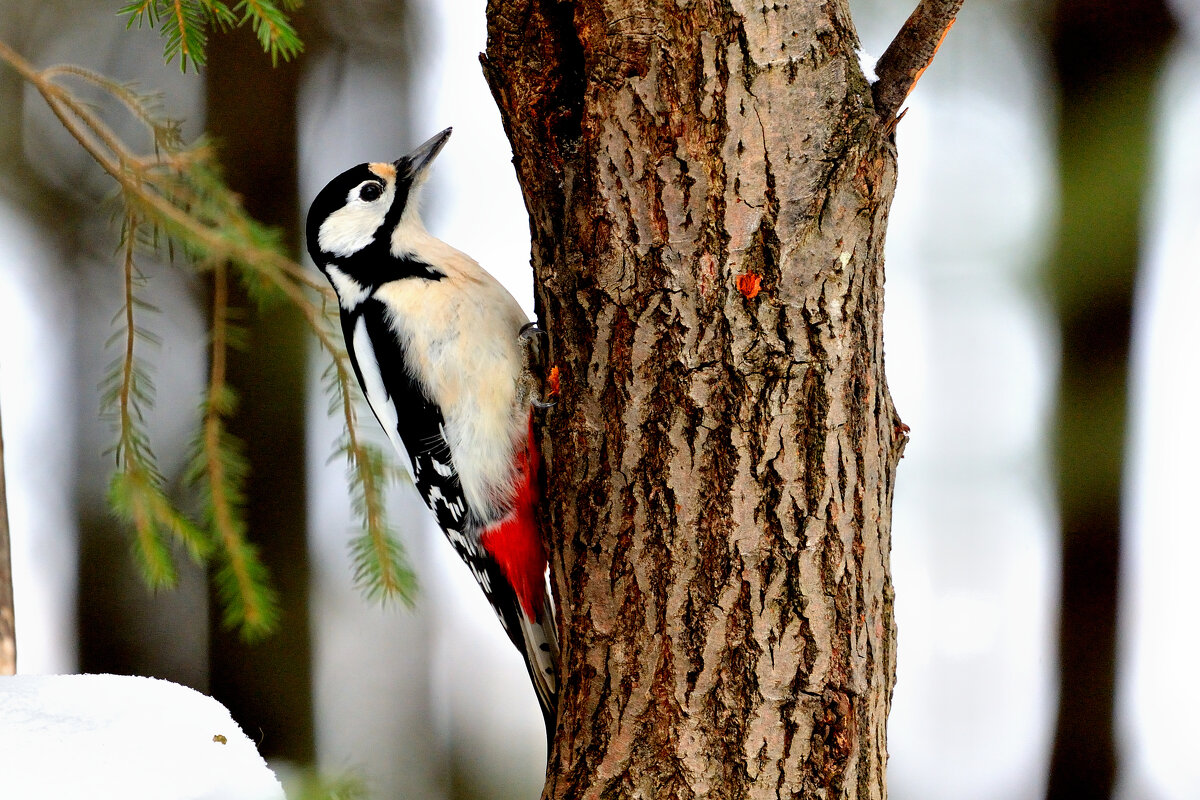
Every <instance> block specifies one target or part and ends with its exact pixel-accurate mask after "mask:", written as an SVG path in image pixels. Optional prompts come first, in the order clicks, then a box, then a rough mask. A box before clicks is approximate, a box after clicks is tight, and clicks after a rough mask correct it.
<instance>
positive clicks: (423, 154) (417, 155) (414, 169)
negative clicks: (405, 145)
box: [394, 128, 454, 180]
mask: <svg viewBox="0 0 1200 800" xmlns="http://www.w3.org/2000/svg"><path fill="white" fill-rule="evenodd" d="M453 130H454V129H453V128H446V130H444V131H442V132H441V133H439V134H437V135H436V136H434V137H433V138H432V139H430V140H429V141H427V142H426V143H425V144H423V145H421V146H420V147H418V148H417V149H416V150H413V151H412V152H411V153H409V154H408V155H406V156H404V157H403V158H400V159H397V160H396V161H395V162H394V163H395V166H396V172H397V173H398V174H400V175H405V174H407V175H409V176H410V177H411V178H413V179H414V180H415V179H417V178H419V177H420V176H421V175H422V174H423V173H424V172H425V170H427V169H428V168H429V165H430V164H432V163H433V160H434V159H435V158H437V154H438V153H440V152H442V148H443V147H445V146H446V140H447V139H449V138H450V133H451V131H453Z"/></svg>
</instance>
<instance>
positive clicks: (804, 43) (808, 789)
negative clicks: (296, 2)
mask: <svg viewBox="0 0 1200 800" xmlns="http://www.w3.org/2000/svg"><path fill="white" fill-rule="evenodd" d="M738 5H739V4H733V3H728V2H714V3H707V4H701V3H693V4H690V5H688V6H686V7H685V6H684V5H683V4H678V3H675V2H661V1H660V0H579V2H575V3H570V4H566V3H559V2H556V1H555V0H491V2H489V4H488V20H489V37H488V47H487V54H486V60H485V72H486V74H487V76H488V79H489V82H490V84H491V86H492V91H493V93H494V95H495V97H496V99H497V102H498V103H499V105H500V109H501V113H502V116H503V119H504V124H505V129H506V132H507V134H508V137H509V139H510V141H511V142H512V145H513V150H514V154H515V159H514V161H515V165H516V169H517V174H518V177H519V180H520V183H521V186H522V188H523V191H524V195H525V202H526V205H527V207H528V209H529V212H530V215H531V228H532V238H533V265H534V270H535V275H536V299H537V304H538V311H539V316H540V317H541V319H542V321H543V324H544V325H545V327H546V329H547V330H548V332H549V340H550V359H551V361H552V363H554V364H555V365H557V366H558V367H559V369H560V370H561V387H562V394H561V397H560V398H559V402H558V405H557V407H556V408H555V409H554V410H552V411H550V412H549V413H548V415H547V417H546V425H545V430H544V433H543V449H544V451H545V456H546V459H545V460H546V464H547V496H548V502H547V504H546V508H545V510H544V519H543V520H542V530H543V531H544V532H545V533H546V536H547V538H548V540H549V542H550V546H551V550H552V555H551V561H552V567H551V568H552V571H553V578H554V582H555V587H556V592H557V595H558V597H559V598H560V601H561V602H560V606H559V608H560V614H561V621H560V622H561V629H562V631H563V651H562V660H563V667H564V671H565V685H564V686H562V687H561V689H560V691H561V700H560V717H559V728H558V737H557V741H556V743H555V749H554V753H553V754H552V759H551V764H550V767H549V772H550V775H549V781H548V785H547V789H546V792H545V795H544V796H545V797H547V798H563V799H566V798H570V800H579V798H598V797H604V798H612V799H613V800H615V799H616V798H627V797H645V798H651V797H653V798H656V800H670V799H671V798H684V797H695V796H698V795H700V794H703V795H704V796H707V797H721V798H735V797H736V798H749V797H756V798H757V797H770V798H775V797H788V798H791V797H813V798H815V797H825V798H851V797H853V798H882V797H884V796H885V788H884V769H885V764H886V759H887V751H886V724H887V713H888V708H889V704H890V699H891V689H892V684H893V680H894V675H895V652H896V651H895V644H896V640H895V630H894V623H893V616H892V588H891V582H890V577H889V571H888V554H889V550H890V533H891V531H890V528H891V498H892V488H893V480H894V476H895V470H896V465H897V463H898V461H899V458H900V453H901V450H902V448H903V443H904V441H905V437H904V435H903V428H902V426H901V423H900V421H899V418H898V417H897V416H896V412H895V410H894V409H893V406H892V402H891V397H890V395H889V393H888V389H887V384H886V381H885V379H884V373H883V346H882V330H881V317H882V311H883V294H882V292H883V242H884V229H885V226H886V222H887V213H888V207H889V204H890V202H891V199H892V195H893V191H894V188H895V152H894V148H893V146H892V143H891V140H890V137H889V136H888V135H887V133H886V126H885V125H884V124H883V122H882V121H881V120H880V119H879V118H878V117H876V115H875V113H874V111H873V106H872V98H871V89H870V87H869V86H868V84H867V82H866V80H865V79H864V78H863V76H862V74H861V72H860V71H859V68H858V65H857V57H856V49H857V46H858V40H857V36H856V34H855V32H854V29H853V26H852V24H851V21H850V18H849V12H848V8H847V5H846V4H845V3H843V2H833V3H825V2H815V1H814V0H808V1H807V2H806V1H805V0H791V2H790V3H778V4H776V3H772V4H766V5H762V6H761V8H760V7H759V4H753V9H752V10H748V11H746V12H745V13H740V12H739V11H737V10H736V8H735V6H738Z"/></svg>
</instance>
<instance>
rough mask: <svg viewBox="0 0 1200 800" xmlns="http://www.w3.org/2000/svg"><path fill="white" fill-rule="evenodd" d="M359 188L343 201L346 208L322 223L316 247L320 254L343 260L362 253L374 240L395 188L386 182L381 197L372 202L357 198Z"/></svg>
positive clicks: (342, 208)
mask: <svg viewBox="0 0 1200 800" xmlns="http://www.w3.org/2000/svg"><path fill="white" fill-rule="evenodd" d="M360 188H361V184H360V185H359V186H356V187H354V188H353V189H352V190H351V191H350V194H349V196H347V198H346V205H344V206H342V207H341V208H339V209H338V210H337V211H335V212H333V213H332V214H330V215H329V216H328V217H327V218H326V220H325V221H324V222H322V223H321V227H320V229H319V230H318V232H317V246H318V247H320V248H321V250H322V251H323V252H326V253H329V254H331V255H334V256H339V257H343V258H344V257H345V256H349V255H353V254H354V253H357V252H358V251H359V250H362V249H363V248H364V247H366V246H367V245H369V244H370V243H371V240H372V239H374V238H375V232H376V231H377V230H379V226H380V225H382V224H383V220H384V217H386V216H387V212H388V209H389V208H391V205H392V198H393V197H394V196H395V194H396V187H395V186H394V185H392V184H390V183H389V184H388V186H387V188H386V189H385V190H384V192H383V195H382V196H381V197H380V198H379V199H378V200H375V201H373V202H367V201H365V200H359V199H358V192H359V189H360Z"/></svg>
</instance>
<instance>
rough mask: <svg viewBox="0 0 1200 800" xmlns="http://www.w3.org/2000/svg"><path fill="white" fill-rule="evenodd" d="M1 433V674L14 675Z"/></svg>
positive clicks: (14, 624)
mask: <svg viewBox="0 0 1200 800" xmlns="http://www.w3.org/2000/svg"><path fill="white" fill-rule="evenodd" d="M4 472H5V471H4V432H3V429H2V427H0V675H15V674H17V617H16V609H15V608H14V606H13V584H12V548H11V544H10V541H11V540H10V538H9V532H8V490H7V488H6V486H5V483H4Z"/></svg>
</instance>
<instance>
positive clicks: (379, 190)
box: [358, 183, 383, 203]
mask: <svg viewBox="0 0 1200 800" xmlns="http://www.w3.org/2000/svg"><path fill="white" fill-rule="evenodd" d="M381 194H383V187H382V186H380V185H379V184H378V183H368V184H367V185H366V186H364V187H362V189H361V190H360V191H359V193H358V197H359V199H360V200H365V201H366V202H368V203H370V202H372V201H375V200H378V199H379V196H380V195H381Z"/></svg>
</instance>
